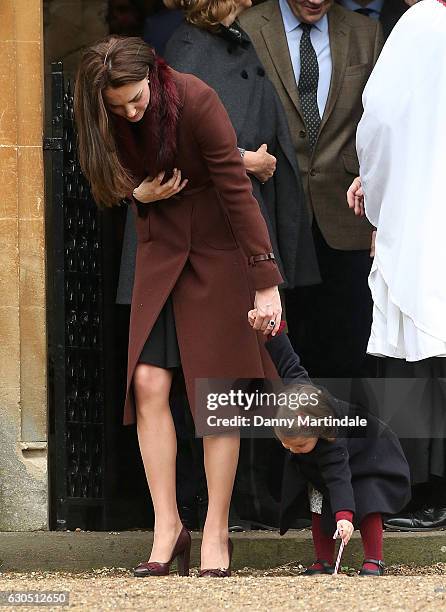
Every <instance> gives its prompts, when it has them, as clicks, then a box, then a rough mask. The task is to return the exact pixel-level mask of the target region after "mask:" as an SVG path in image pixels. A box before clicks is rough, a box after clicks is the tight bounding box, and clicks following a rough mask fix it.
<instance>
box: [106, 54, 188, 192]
mask: <svg viewBox="0 0 446 612" xmlns="http://www.w3.org/2000/svg"><path fill="white" fill-rule="evenodd" d="M149 79H150V102H149V105H148V107H147V109H146V111H145V113H144V116H143V118H142V119H141V120H140V121H138V122H137V123H131V122H130V121H127V119H125V118H124V117H118V116H116V115H113V125H114V133H115V139H116V146H117V152H118V155H119V158H120V161H121V163H122V164H123V166H124V167H125V168H126V169H127V170H128V171H129V172H130V173H131V174H132V176H133V177H134V178H135V184H139V183H140V182H141V180H142V179H144V178H146V177H147V176H156V174H158V173H159V172H161V171H162V170H165V171H166V176H167V175H169V174H171V172H172V170H173V168H174V163H175V157H176V153H177V123H178V116H179V109H180V100H179V96H178V91H177V88H176V86H175V82H174V79H173V76H172V71H171V69H170V68H169V67H168V66H167V64H166V63H165V62H164V61H163V60H162V59H160V58H156V60H155V64H154V66H152V67H151V68H150V71H149Z"/></svg>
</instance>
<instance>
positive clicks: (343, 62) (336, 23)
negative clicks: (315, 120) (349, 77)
mask: <svg viewBox="0 0 446 612" xmlns="http://www.w3.org/2000/svg"><path fill="white" fill-rule="evenodd" d="M328 32H329V36H330V52H331V61H332V72H331V82H330V90H329V92H328V99H327V104H326V105H325V111H324V114H323V116H322V121H321V127H320V131H322V130H323V128H324V125H325V124H326V123H327V120H328V118H329V117H330V115H331V113H332V111H333V109H334V106H335V104H336V100H337V98H338V95H339V91H340V89H341V85H342V82H343V80H344V72H345V68H346V66H347V59H348V48H349V40H350V28H349V27H348V25H347V24H346V23H345V17H344V15H342V13H341V11H339V9H338V7H337V6H336V4H334V5H333V6H332V8H331V9H330V11H329V12H328Z"/></svg>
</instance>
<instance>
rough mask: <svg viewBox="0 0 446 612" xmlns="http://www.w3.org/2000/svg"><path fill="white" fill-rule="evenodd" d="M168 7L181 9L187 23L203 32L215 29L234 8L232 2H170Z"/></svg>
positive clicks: (176, 0) (232, 0)
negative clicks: (203, 30)
mask: <svg viewBox="0 0 446 612" xmlns="http://www.w3.org/2000/svg"><path fill="white" fill-rule="evenodd" d="M168 5H169V8H171V6H172V5H174V6H175V7H176V8H178V9H182V10H183V11H184V14H185V17H186V20H187V21H188V22H189V23H192V24H193V25H196V26H198V27H199V28H204V29H205V30H215V29H217V28H218V25H219V23H220V21H222V20H223V19H226V17H227V16H228V15H230V14H231V12H232V11H233V10H234V8H235V2H234V0H170V2H169V3H168Z"/></svg>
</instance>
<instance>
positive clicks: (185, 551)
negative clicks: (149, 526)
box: [133, 525, 191, 578]
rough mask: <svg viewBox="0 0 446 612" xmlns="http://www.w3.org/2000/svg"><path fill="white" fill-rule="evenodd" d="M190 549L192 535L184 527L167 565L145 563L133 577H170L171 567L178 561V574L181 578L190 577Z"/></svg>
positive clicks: (136, 568) (155, 562) (141, 564)
mask: <svg viewBox="0 0 446 612" xmlns="http://www.w3.org/2000/svg"><path fill="white" fill-rule="evenodd" d="M190 547H191V537H190V533H189V531H188V530H187V529H186V527H184V525H183V528H182V529H181V531H180V535H179V536H178V539H177V541H176V543H175V546H174V547H173V551H172V556H171V557H170V560H169V561H168V562H167V563H159V562H158V561H145V562H144V563H140V564H139V565H138V566H137V567H135V569H134V570H133V575H134V576H136V577H137V578H145V577H146V576H168V575H169V573H170V566H171V565H172V563H173V561H174V560H175V559H176V560H177V566H178V574H179V575H180V576H189V565H190Z"/></svg>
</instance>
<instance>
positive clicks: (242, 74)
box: [240, 70, 248, 79]
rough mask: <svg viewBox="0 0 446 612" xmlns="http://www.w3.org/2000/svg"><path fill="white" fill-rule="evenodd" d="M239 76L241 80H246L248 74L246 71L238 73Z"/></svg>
mask: <svg viewBox="0 0 446 612" xmlns="http://www.w3.org/2000/svg"><path fill="white" fill-rule="evenodd" d="M240 76H241V77H242V79H247V78H248V73H247V72H246V70H242V71H241V73H240Z"/></svg>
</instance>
